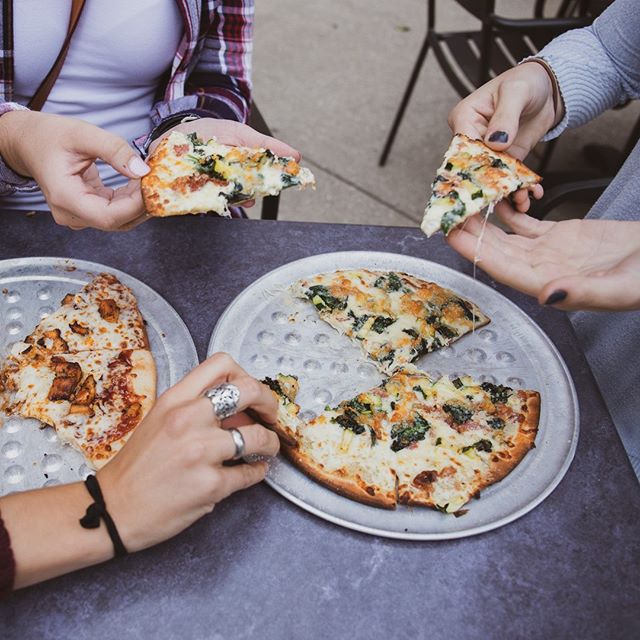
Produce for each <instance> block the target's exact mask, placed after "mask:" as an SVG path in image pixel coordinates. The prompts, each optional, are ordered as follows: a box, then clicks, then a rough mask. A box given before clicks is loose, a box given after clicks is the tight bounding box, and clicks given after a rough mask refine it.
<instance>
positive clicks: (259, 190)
mask: <svg viewBox="0 0 640 640" xmlns="http://www.w3.org/2000/svg"><path fill="white" fill-rule="evenodd" d="M147 163H148V164H149V166H150V167H151V171H150V172H149V173H148V174H147V175H146V176H144V177H143V178H142V183H141V184H142V196H143V199H144V204H145V208H146V210H147V212H148V213H150V214H151V215H153V216H176V215H186V214H189V213H202V212H207V211H213V212H215V213H219V214H220V215H223V216H228V215H229V205H230V204H234V203H239V202H243V201H246V200H253V199H255V198H257V197H262V196H274V195H277V194H279V193H280V192H281V191H282V190H283V189H286V188H288V187H293V186H298V187H300V188H301V189H302V188H304V187H306V186H309V185H310V186H312V187H314V188H315V178H314V177H313V174H312V173H311V171H309V169H306V168H302V167H300V165H299V164H298V163H297V162H296V161H295V160H294V159H293V158H289V157H279V156H276V155H275V154H274V153H273V152H271V151H270V150H269V149H251V148H248V147H232V146H228V145H224V144H220V143H218V142H217V141H216V140H215V138H212V139H211V140H209V141H208V142H205V141H203V140H201V139H200V138H198V136H197V135H196V134H195V133H190V134H184V133H180V132H176V131H174V132H173V133H171V134H170V135H169V136H167V137H166V138H165V139H164V140H163V141H162V142H161V143H160V145H159V146H158V148H157V149H156V151H155V153H154V154H153V155H152V156H151V157H150V158H149V159H148V161H147Z"/></svg>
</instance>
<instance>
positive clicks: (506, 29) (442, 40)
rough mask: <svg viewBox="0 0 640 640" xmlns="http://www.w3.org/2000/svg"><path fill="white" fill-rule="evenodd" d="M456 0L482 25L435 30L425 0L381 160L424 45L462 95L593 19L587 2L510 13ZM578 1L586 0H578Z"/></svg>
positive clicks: (482, 0) (491, 2)
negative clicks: (416, 48) (419, 39)
mask: <svg viewBox="0 0 640 640" xmlns="http://www.w3.org/2000/svg"><path fill="white" fill-rule="evenodd" d="M455 2H457V4H459V5H460V6H462V7H463V8H464V9H465V10H466V11H467V12H469V13H470V14H471V15H473V16H474V17H475V18H477V19H478V20H479V21H480V23H481V28H480V29H479V30H475V31H459V32H440V31H437V30H436V0H427V33H426V36H425V39H424V41H423V43H422V47H421V49H420V52H419V53H418V57H417V59H416V62H415V64H414V67H413V71H412V73H411V76H410V78H409V83H408V84H407V87H406V89H405V92H404V95H403V97H402V100H401V102H400V105H399V107H398V110H397V112H396V116H395V118H394V121H393V124H392V126H391V130H390V131H389V135H388V136H387V140H386V142H385V145H384V148H383V151H382V154H381V155H380V159H379V165H380V166H384V165H385V163H386V161H387V158H388V156H389V152H390V151H391V147H392V146H393V143H394V140H395V138H396V134H397V132H398V129H399V127H400V124H401V122H402V119H403V117H404V113H405V111H406V108H407V105H408V104H409V100H410V99H411V95H412V93H413V90H414V88H415V85H416V81H417V79H418V76H419V74H420V71H421V69H422V65H423V64H424V61H425V59H426V57H427V53H428V52H429V49H432V50H433V52H434V54H435V57H436V60H437V61H438V63H439V65H440V67H441V68H442V70H443V72H444V74H445V75H446V76H447V79H448V80H449V82H450V83H451V85H452V86H453V88H454V89H455V90H456V91H457V92H458V94H459V95H460V97H462V98H463V97H465V96H467V95H468V94H469V93H471V92H472V91H474V90H475V89H477V88H478V87H480V86H481V85H483V84H484V83H485V82H487V81H488V80H489V79H490V78H491V77H493V76H495V75H498V74H500V73H502V72H503V71H506V70H507V69H510V68H511V67H513V66H514V65H515V64H516V63H517V62H518V60H521V59H522V58H524V57H526V56H530V55H534V54H536V53H537V52H538V51H539V50H540V49H541V48H542V47H543V46H544V45H545V44H547V43H548V42H549V41H550V40H552V39H553V38H555V37H556V36H557V35H559V34H561V33H563V32H565V31H567V30H569V29H574V28H577V27H583V26H585V25H588V24H590V23H591V21H592V19H593V17H592V15H591V13H590V11H589V7H588V6H585V7H584V8H583V9H581V10H580V11H579V14H580V15H577V16H575V15H569V16H561V17H554V18H542V17H537V18H536V17H534V18H525V19H512V18H503V17H501V16H498V15H496V14H495V13H494V10H495V0H455ZM583 4H585V5H586V4H588V3H584V1H583ZM538 5H539V6H538ZM543 8H544V2H543V1H542V0H537V2H536V10H538V11H542V9H543ZM552 149H553V144H552V143H551V144H547V146H546V149H545V152H544V153H543V155H542V158H541V160H540V162H539V164H538V167H537V169H538V171H544V169H545V167H546V165H547V163H548V161H549V157H550V154H551V151H552Z"/></svg>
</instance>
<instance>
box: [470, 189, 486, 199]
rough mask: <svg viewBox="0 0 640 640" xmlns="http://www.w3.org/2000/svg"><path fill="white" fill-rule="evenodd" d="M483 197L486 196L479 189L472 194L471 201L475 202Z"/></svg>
mask: <svg viewBox="0 0 640 640" xmlns="http://www.w3.org/2000/svg"><path fill="white" fill-rule="evenodd" d="M482 196H484V193H482V189H478V190H477V191H474V192H473V193H472V194H471V199H472V200H475V199H476V198H482Z"/></svg>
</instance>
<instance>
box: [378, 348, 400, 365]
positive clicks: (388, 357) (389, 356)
mask: <svg viewBox="0 0 640 640" xmlns="http://www.w3.org/2000/svg"><path fill="white" fill-rule="evenodd" d="M395 357H396V350H395V349H391V351H389V353H387V354H386V355H385V356H383V357H382V358H380V359H379V360H378V362H393V359H394V358H395Z"/></svg>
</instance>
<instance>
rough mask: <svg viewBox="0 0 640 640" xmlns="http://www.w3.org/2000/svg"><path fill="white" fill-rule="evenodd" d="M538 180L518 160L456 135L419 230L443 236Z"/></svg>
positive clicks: (433, 187)
mask: <svg viewBox="0 0 640 640" xmlns="http://www.w3.org/2000/svg"><path fill="white" fill-rule="evenodd" d="M541 179H542V178H541V177H540V176H539V175H537V174H536V173H534V172H533V171H531V169H528V168H527V167H526V166H525V165H524V164H523V163H522V162H520V160H517V159H516V158H514V157H512V156H510V155H509V154H507V153H502V152H500V151H494V150H493V149H490V148H489V147H487V145H485V144H484V143H483V142H482V141H481V140H473V139H472V138H469V137H467V136H465V135H463V134H460V133H458V134H456V135H455V136H454V138H453V140H452V142H451V145H450V146H449V149H448V150H447V153H446V154H445V157H444V160H443V162H442V165H441V166H440V168H439V169H438V174H437V176H436V179H435V181H434V182H433V184H432V189H433V193H432V195H431V198H430V200H429V204H428V205H427V208H426V209H425V212H424V219H423V221H422V225H421V228H422V230H423V231H424V233H425V234H426V235H427V236H432V235H433V234H434V233H436V231H442V232H443V233H444V234H445V235H446V234H448V233H449V231H451V229H453V228H454V227H456V226H458V225H459V224H461V223H462V222H464V221H465V220H466V219H467V218H469V217H471V216H473V215H475V214H476V213H480V212H481V211H482V210H483V209H486V208H487V207H489V206H493V205H494V204H496V203H497V202H499V201H500V200H502V199H503V198H504V197H506V196H508V195H509V194H510V193H513V192H514V191H517V190H518V189H528V188H530V187H532V186H533V185H535V184H538V183H539V182H540V180H541Z"/></svg>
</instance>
